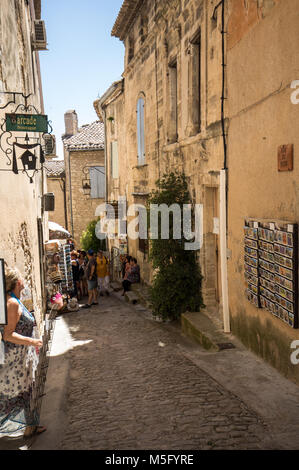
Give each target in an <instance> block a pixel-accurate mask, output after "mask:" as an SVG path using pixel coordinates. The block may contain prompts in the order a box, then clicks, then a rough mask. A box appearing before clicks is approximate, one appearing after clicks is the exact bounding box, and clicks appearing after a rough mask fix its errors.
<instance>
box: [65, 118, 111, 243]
mask: <svg viewBox="0 0 299 470" xmlns="http://www.w3.org/2000/svg"><path fill="white" fill-rule="evenodd" d="M62 139H63V143H64V163H65V175H66V195H67V196H66V198H67V221H68V223H67V225H68V231H69V232H70V233H71V234H72V236H73V238H74V241H75V244H76V246H77V247H79V246H80V238H81V236H82V233H83V231H84V230H86V227H87V225H88V224H89V222H91V221H92V220H95V219H96V209H97V207H98V206H99V205H100V204H101V203H103V202H104V201H105V155H104V143H105V138H104V124H103V123H102V122H99V121H96V122H94V123H92V124H87V125H85V126H82V127H80V129H78V117H77V113H76V112H75V111H73V110H71V111H68V112H66V113H65V135H64V136H63V137H62Z"/></svg>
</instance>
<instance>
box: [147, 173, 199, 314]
mask: <svg viewBox="0 0 299 470" xmlns="http://www.w3.org/2000/svg"><path fill="white" fill-rule="evenodd" d="M156 186H157V188H158V189H157V190H155V191H153V192H152V194H151V196H150V198H149V201H148V209H149V206H150V204H159V205H160V204H167V205H168V206H171V205H172V204H174V203H176V204H179V205H180V207H181V209H182V208H183V204H191V203H192V201H191V197H190V194H189V191H188V184H187V179H186V176H185V175H184V174H179V173H170V174H168V175H167V174H165V175H163V177H162V178H161V179H160V180H158V181H157V182H156ZM149 222H150V217H149ZM173 223H174V221H173V217H172V213H170V220H169V240H164V239H162V238H161V234H160V231H161V220H160V218H159V219H158V226H159V236H158V239H157V240H150V259H151V261H152V264H153V268H154V269H155V271H156V272H155V275H154V279H153V283H152V286H151V288H150V296H151V303H152V307H153V313H154V315H155V316H158V317H160V318H162V319H163V320H166V319H178V318H179V317H180V315H181V313H184V312H186V311H200V309H201V307H204V304H203V300H202V294H201V283H202V275H201V272H200V267H199V264H198V262H197V252H196V251H186V250H185V249H184V245H185V242H190V240H186V239H185V238H184V235H183V221H182V227H181V229H182V230H181V233H182V235H181V238H180V239H175V240H174V239H173V230H174V225H173Z"/></svg>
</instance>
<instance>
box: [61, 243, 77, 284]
mask: <svg viewBox="0 0 299 470" xmlns="http://www.w3.org/2000/svg"><path fill="white" fill-rule="evenodd" d="M59 255H60V262H59V266H60V271H61V274H62V283H61V287H62V292H63V293H68V292H71V291H72V290H73V289H74V285H73V271H72V264H71V248H70V245H69V244H65V245H62V248H61V250H60V252H59Z"/></svg>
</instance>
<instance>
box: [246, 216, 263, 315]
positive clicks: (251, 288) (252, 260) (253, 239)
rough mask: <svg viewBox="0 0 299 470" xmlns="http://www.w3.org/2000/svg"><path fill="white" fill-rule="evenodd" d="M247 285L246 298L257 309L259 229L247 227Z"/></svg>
mask: <svg viewBox="0 0 299 470" xmlns="http://www.w3.org/2000/svg"><path fill="white" fill-rule="evenodd" d="M244 233H245V256H244V261H245V285H246V291H245V293H246V297H247V299H248V300H249V301H250V302H251V303H252V304H253V305H254V306H255V307H257V308H259V307H260V304H259V281H258V267H259V259H258V256H259V254H258V242H257V240H258V229H257V228H255V227H252V226H250V225H249V224H248V225H245V227H244Z"/></svg>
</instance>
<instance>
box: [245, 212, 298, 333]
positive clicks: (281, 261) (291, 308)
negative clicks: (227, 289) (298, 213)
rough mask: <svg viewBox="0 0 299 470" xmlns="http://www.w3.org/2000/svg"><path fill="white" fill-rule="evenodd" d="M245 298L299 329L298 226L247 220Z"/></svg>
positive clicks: (279, 222) (278, 222)
mask: <svg viewBox="0 0 299 470" xmlns="http://www.w3.org/2000/svg"><path fill="white" fill-rule="evenodd" d="M244 235H245V239H244V272H245V284H246V291H245V293H246V297H247V299H248V300H249V301H250V302H251V303H252V304H253V305H254V306H255V307H256V308H261V309H266V310H267V311H269V312H270V313H271V314H272V315H274V316H276V317H277V318H280V319H281V320H282V321H284V322H285V323H287V324H288V325H289V326H291V327H292V328H298V225H297V224H294V223H288V222H281V221H271V222H270V221H261V220H252V219H250V220H246V221H245V226H244Z"/></svg>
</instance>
